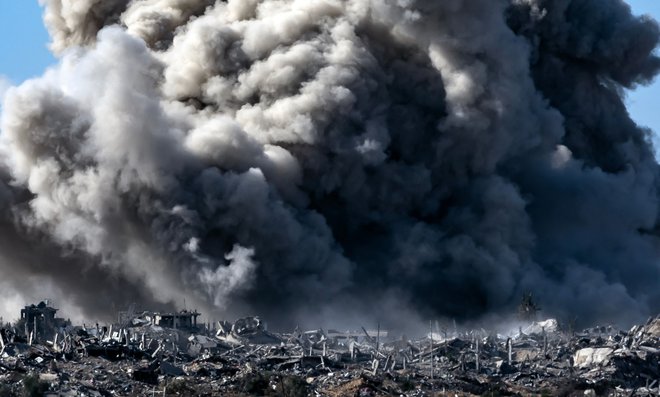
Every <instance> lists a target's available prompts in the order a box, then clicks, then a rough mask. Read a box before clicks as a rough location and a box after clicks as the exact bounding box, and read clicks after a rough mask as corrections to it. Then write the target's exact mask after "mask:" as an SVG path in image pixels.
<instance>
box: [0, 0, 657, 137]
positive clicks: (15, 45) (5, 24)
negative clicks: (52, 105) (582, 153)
mask: <svg viewBox="0 0 660 397" xmlns="http://www.w3.org/2000/svg"><path fill="white" fill-rule="evenodd" d="M628 3H629V4H630V5H631V6H632V8H633V11H634V12H635V13H636V14H649V15H651V16H653V17H654V18H656V19H658V20H660V1H658V0H628ZM0 37H1V38H2V39H0V54H3V57H2V58H0V94H2V92H3V91H4V87H6V86H7V82H6V81H4V80H5V79H8V80H9V82H11V83H13V84H18V83H20V82H22V81H24V80H25V79H28V78H30V77H35V76H39V75H41V74H42V73H43V71H44V70H45V69H46V67H47V66H48V65H50V64H52V63H54V62H55V59H54V58H53V56H52V55H51V54H50V52H49V51H48V48H47V43H48V33H47V32H46V29H45V28H44V26H43V22H42V20H41V8H40V6H39V4H38V2H37V0H0ZM659 99H660V78H658V79H656V82H655V83H654V84H652V85H651V86H649V87H640V88H638V89H637V90H636V91H634V92H630V93H628V98H627V103H628V108H629V110H630V113H631V115H632V117H633V118H634V119H635V120H636V121H637V122H638V123H639V124H642V125H645V126H647V127H650V128H651V129H653V130H654V131H655V132H656V136H659V138H658V139H657V141H658V146H660V107H659V106H658V100H659Z"/></svg>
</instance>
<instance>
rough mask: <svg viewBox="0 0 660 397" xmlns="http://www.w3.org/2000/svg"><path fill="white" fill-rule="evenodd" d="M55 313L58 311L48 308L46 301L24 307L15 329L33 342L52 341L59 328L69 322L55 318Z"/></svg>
mask: <svg viewBox="0 0 660 397" xmlns="http://www.w3.org/2000/svg"><path fill="white" fill-rule="evenodd" d="M57 311H58V309H55V308H53V307H51V306H49V302H48V301H42V302H39V303H38V304H36V305H34V304H32V305H28V306H25V307H24V308H23V309H21V316H20V319H19V320H18V321H17V323H16V325H15V327H16V329H18V330H19V332H23V333H24V334H25V337H30V338H31V339H33V340H42V341H45V340H48V339H52V338H53V337H54V336H55V334H56V333H57V332H58V331H59V330H60V329H61V328H63V327H65V326H67V325H68V324H70V323H69V321H67V320H65V319H63V318H58V317H56V313H57Z"/></svg>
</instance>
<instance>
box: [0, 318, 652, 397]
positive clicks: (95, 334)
mask: <svg viewBox="0 0 660 397" xmlns="http://www.w3.org/2000/svg"><path fill="white" fill-rule="evenodd" d="M182 313H183V314H182V316H184V317H185V316H188V314H186V312H182ZM192 313H193V316H194V318H193V322H187V320H186V321H183V322H181V323H180V324H186V326H185V327H179V328H168V327H163V326H160V325H156V324H155V323H154V321H152V320H151V319H150V318H156V319H159V318H160V319H162V318H167V321H169V323H168V324H169V325H175V324H174V323H176V321H178V320H176V319H179V318H180V316H179V315H178V314H176V313H175V314H169V315H168V317H158V316H146V317H150V318H145V316H144V315H137V316H136V317H135V318H132V319H130V321H123V322H122V323H121V324H120V325H117V324H115V325H112V326H103V327H102V326H99V325H94V326H92V327H90V326H71V325H70V324H69V323H60V324H59V325H61V326H60V327H59V328H57V329H52V330H47V329H43V327H42V332H43V335H44V336H46V335H47V336H48V338H41V337H40V336H39V335H35V334H33V333H32V332H30V330H29V327H25V326H23V328H22V329H19V328H17V327H16V326H15V325H11V324H4V325H2V326H1V327H0V328H1V331H0V396H5V395H7V396H11V395H25V393H27V392H26V390H28V389H29V390H30V391H29V392H30V393H32V392H35V390H36V393H37V394H32V395H45V396H142V395H147V396H155V395H170V396H175V395H180V396H191V395H196V396H218V395H222V396H252V395H267V396H308V395H310V396H359V397H363V396H364V397H366V396H435V395H452V396H454V395H462V396H471V395H510V396H528V395H543V396H555V395H563V396H651V395H660V316H658V317H656V318H652V319H650V320H649V321H648V322H647V323H646V324H644V325H639V326H635V327H633V328H632V329H630V330H629V331H621V330H617V329H615V328H613V327H597V328H593V329H588V330H585V331H583V332H578V333H573V332H568V331H565V330H562V327H561V326H560V324H558V322H557V321H556V320H552V319H551V320H547V321H544V322H534V323H531V324H527V326H524V327H523V326H521V327H519V328H518V330H517V331H515V332H512V333H511V334H509V335H503V334H496V333H490V332H488V331H486V330H484V329H480V330H474V331H469V332H457V331H454V332H439V331H438V332H430V333H428V334H427V335H426V336H425V337H422V338H417V339H408V338H405V337H401V336H395V335H393V334H392V333H390V334H388V333H387V332H386V331H381V330H378V331H368V330H366V329H364V328H363V329H361V330H358V331H351V332H339V331H334V330H328V331H325V330H323V329H318V330H311V331H302V330H300V329H295V330H294V331H292V332H290V333H274V332H269V331H267V330H266V327H265V326H264V324H263V322H262V321H261V320H260V319H259V318H257V317H249V318H244V319H239V320H237V321H235V322H233V323H230V322H226V321H222V322H218V323H217V324H215V325H214V326H209V325H204V324H202V325H197V326H194V327H193V326H192V324H194V323H195V320H196V316H197V315H199V313H197V312H192ZM172 319H175V320H172ZM160 321H162V320H160ZM172 321H174V323H173V322H172ZM36 328H38V327H33V330H34V329H36ZM26 330H27V334H26ZM49 331H52V332H50V333H49ZM28 395H30V394H28Z"/></svg>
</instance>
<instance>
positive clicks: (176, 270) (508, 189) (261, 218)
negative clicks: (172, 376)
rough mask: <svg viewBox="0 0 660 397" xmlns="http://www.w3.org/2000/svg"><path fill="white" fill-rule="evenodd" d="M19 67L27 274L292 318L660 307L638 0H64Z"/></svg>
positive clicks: (15, 136) (35, 281) (650, 25)
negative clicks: (519, 306) (29, 63)
mask: <svg viewBox="0 0 660 397" xmlns="http://www.w3.org/2000/svg"><path fill="white" fill-rule="evenodd" d="M43 3H44V5H45V21H46V23H47V25H48V28H49V30H50V32H51V35H52V38H53V45H52V48H53V50H54V51H55V52H56V53H58V54H61V64H60V65H59V66H58V67H57V68H55V69H53V70H51V71H49V72H47V73H46V74H45V75H44V76H43V77H42V78H40V79H36V80H32V81H29V82H27V83H24V84H23V85H21V86H20V87H18V88H15V89H12V90H10V92H9V93H8V95H7V97H6V100H5V103H4V114H3V117H2V127H1V128H2V136H1V145H0V149H1V152H2V154H3V156H2V157H1V161H0V163H1V165H2V166H1V167H0V171H1V176H2V178H1V180H2V181H3V184H2V185H0V193H1V194H0V197H1V199H2V200H1V201H0V208H2V212H1V214H2V229H3V231H2V233H1V235H2V237H1V238H0V255H1V256H2V261H0V271H1V272H2V275H3V282H4V283H7V284H10V285H12V286H13V288H14V290H16V291H18V292H21V293H23V294H24V295H25V296H31V294H32V295H34V294H35V293H37V292H39V291H40V288H41V287H40V285H41V284H40V283H44V284H45V285H48V286H49V287H48V288H49V293H52V294H54V295H56V296H57V297H58V298H60V299H61V300H62V301H64V302H67V304H68V305H70V306H72V307H75V308H77V309H78V310H79V311H80V313H84V314H86V315H91V316H97V317H102V316H109V315H111V314H112V313H111V309H112V308H111V307H109V306H110V304H109V303H110V302H112V304H113V306H114V307H116V308H121V307H125V306H126V305H128V304H129V303H131V302H136V303H139V304H140V305H142V306H151V307H153V306H157V305H159V304H161V305H177V306H181V305H182V304H183V301H184V299H185V300H187V304H188V306H192V305H195V306H196V307H198V308H200V309H202V310H204V311H206V312H207V313H210V314H211V316H212V317H213V316H219V315H222V314H224V315H239V314H246V313H258V314H261V315H265V316H266V317H270V319H271V321H273V322H278V323H280V324H283V323H287V322H294V321H301V319H302V318H304V316H309V317H307V321H308V322H313V321H317V320H318V319H319V318H323V317H325V318H337V317H343V318H344V319H350V318H353V317H354V316H359V315H362V314H368V315H369V318H372V319H375V318H379V319H380V320H382V321H385V322H386V321H396V319H397V318H400V316H402V315H405V316H420V317H426V318H428V317H430V316H451V317H454V318H457V319H469V318H476V317H479V316H481V315H484V314H487V313H504V312H506V311H507V310H510V309H511V308H512V307H514V306H515V304H516V303H517V301H518V299H519V298H520V296H521V294H522V292H523V291H528V290H531V291H533V292H534V293H535V294H536V296H537V297H538V299H539V300H540V301H541V302H542V305H543V308H544V309H545V311H546V312H549V313H552V314H557V315H562V316H568V315H571V316H573V315H577V316H578V319H579V321H582V322H591V321H594V320H600V321H618V322H628V321H633V320H638V319H639V318H640V317H643V316H646V315H648V314H650V313H652V312H655V311H658V309H660V289H659V288H658V282H659V281H660V264H659V263H658V259H659V255H658V254H659V253H658V247H659V246H658V242H659V240H658V234H659V230H660V228H659V227H658V224H659V219H658V218H659V214H658V203H659V202H658V197H659V190H658V189H659V187H660V185H659V181H660V180H659V173H658V170H659V169H658V164H657V162H656V161H655V159H654V157H653V151H652V147H651V145H650V143H649V142H650V132H649V131H648V130H646V129H643V128H640V127H638V126H636V125H635V123H634V122H633V121H632V120H631V119H630V117H629V116H628V113H627V111H626V108H625V106H624V103H623V100H622V96H623V90H624V89H625V88H634V87H635V86H636V85H638V84H643V83H647V82H649V81H650V80H651V79H652V78H653V77H654V76H655V74H656V73H657V71H658V69H659V68H660V58H658V57H657V56H656V55H655V54H654V53H653V51H654V48H655V47H656V45H657V43H658V40H659V37H660V31H659V29H658V25H657V24H656V23H655V22H654V21H652V20H650V19H648V18H637V17H634V16H632V15H631V12H630V9H629V7H628V6H627V5H626V4H625V3H623V2H621V1H619V0H552V1H550V0H509V1H505V0H501V1H493V0H470V1H467V0H445V1H427V0H405V1H403V0H399V1H394V0H370V1H369V0H318V1H307V0H288V1H284V0H261V1H257V0H229V1H227V2H223V1H212V0H133V1H128V0H113V1H100V0H85V1H76V2H71V1H65V0H45V1H43Z"/></svg>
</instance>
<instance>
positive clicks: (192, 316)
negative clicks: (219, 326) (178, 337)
mask: <svg viewBox="0 0 660 397" xmlns="http://www.w3.org/2000/svg"><path fill="white" fill-rule="evenodd" d="M199 316H200V313H198V312H197V311H192V312H191V311H187V310H182V311H180V312H172V313H156V314H155V315H154V316H153V324H154V325H158V326H160V327H164V328H175V329H185V330H193V329H197V317H199Z"/></svg>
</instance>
